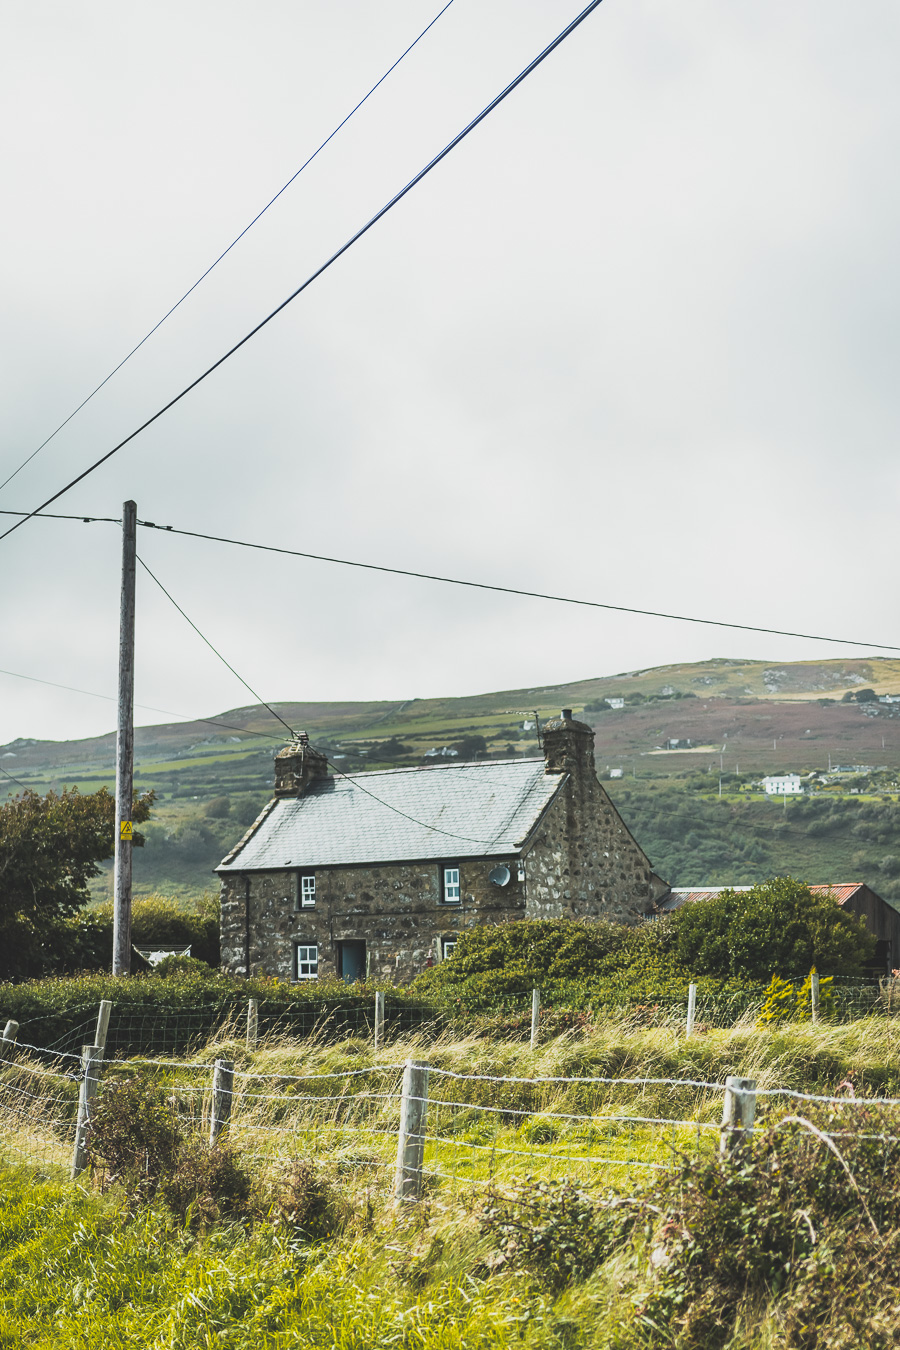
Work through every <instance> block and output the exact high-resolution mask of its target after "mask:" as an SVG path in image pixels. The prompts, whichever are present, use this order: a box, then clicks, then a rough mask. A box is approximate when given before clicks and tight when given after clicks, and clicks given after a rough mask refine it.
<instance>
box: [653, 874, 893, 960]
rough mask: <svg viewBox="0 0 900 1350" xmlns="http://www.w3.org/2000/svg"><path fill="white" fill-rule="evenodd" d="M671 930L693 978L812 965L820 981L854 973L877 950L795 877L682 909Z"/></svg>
mask: <svg viewBox="0 0 900 1350" xmlns="http://www.w3.org/2000/svg"><path fill="white" fill-rule="evenodd" d="M673 926H674V928H675V933H676V940H675V951H676V954H677V957H678V961H679V963H680V964H681V965H684V966H686V967H687V969H688V970H690V971H691V972H692V973H693V974H695V975H716V976H720V977H726V976H729V975H732V976H742V977H744V978H746V979H751V980H768V979H769V978H770V977H771V976H772V975H773V974H774V975H781V976H784V977H790V976H798V975H806V974H808V973H809V971H810V969H811V968H812V967H813V966H815V967H816V969H817V970H818V971H820V973H821V974H823V975H856V974H858V973H859V972H860V970H861V969H862V967H863V966H864V965H865V964H866V962H867V961H869V960H871V958H872V955H873V953H874V951H875V937H874V936H873V935H872V934H870V933H869V932H868V931H867V929H866V926H865V924H864V923H863V921H862V920H861V919H858V918H857V917H856V915H855V914H850V913H848V912H847V911H846V910H844V909H842V908H841V906H840V905H839V904H838V903H837V901H836V900H835V899H834V897H833V896H832V895H829V894H827V893H825V894H814V893H813V892H812V891H811V890H810V889H809V887H808V886H806V885H804V884H803V882H802V881H795V880H794V879H793V878H792V877H776V878H775V879H774V880H772V881H765V882H761V883H760V884H759V885H758V886H754V887H753V888H752V889H751V890H749V891H733V890H726V891H721V892H720V893H719V894H718V895H716V896H712V897H710V899H708V900H697V901H694V902H692V903H689V904H686V905H683V906H682V907H681V909H679V910H676V912H675V914H674V915H673Z"/></svg>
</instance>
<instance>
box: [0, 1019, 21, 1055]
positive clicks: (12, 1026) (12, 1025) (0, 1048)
mask: <svg viewBox="0 0 900 1350" xmlns="http://www.w3.org/2000/svg"><path fill="white" fill-rule="evenodd" d="M18 1034H19V1024H18V1022H13V1021H12V1020H10V1021H9V1022H7V1024H6V1027H5V1029H4V1032H3V1036H2V1037H0V1060H3V1059H8V1058H9V1056H10V1055H11V1053H12V1048H13V1046H14V1045H15V1043H16V1037H17V1036H18Z"/></svg>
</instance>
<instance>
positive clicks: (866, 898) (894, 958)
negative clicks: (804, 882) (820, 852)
mask: <svg viewBox="0 0 900 1350" xmlns="http://www.w3.org/2000/svg"><path fill="white" fill-rule="evenodd" d="M809 889H810V890H811V891H814V892H815V894H816V895H833V896H834V899H835V901H836V903H837V904H839V905H840V906H841V907H842V908H844V909H846V910H849V912H850V913H851V914H855V915H856V916H857V918H860V919H865V921H866V927H867V928H868V930H869V932H870V933H872V934H873V935H874V937H875V939H876V942H877V944H878V945H877V946H876V948H875V955H874V956H873V958H872V964H871V967H870V969H871V973H872V974H873V975H879V976H881V975H890V974H891V971H892V970H893V969H894V968H895V967H896V966H897V965H898V964H900V910H897V909H895V908H894V906H893V905H892V904H890V903H889V902H888V901H887V900H883V899H882V898H881V896H880V895H877V894H876V893H875V891H873V890H872V889H871V888H870V887H869V886H865V885H863V884H862V883H861V882H847V883H845V884H843V885H840V886H810V888H809ZM724 890H732V891H749V890H752V887H750V886H703V887H696V886H695V887H691V886H676V887H673V888H672V890H670V891H669V893H668V895H666V896H664V897H663V898H662V900H660V901H659V902H658V903H657V905H656V908H655V913H654V917H658V916H660V915H662V914H671V913H672V911H673V910H676V909H680V908H681V906H682V905H686V904H690V903H691V901H694V900H707V899H709V897H710V896H713V895H721V893H722V891H724Z"/></svg>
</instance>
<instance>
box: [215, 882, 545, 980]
mask: <svg viewBox="0 0 900 1350" xmlns="http://www.w3.org/2000/svg"><path fill="white" fill-rule="evenodd" d="M504 861H505V862H506V865H507V866H508V867H509V869H510V872H511V874H512V875H511V879H510V881H509V884H508V885H506V886H503V887H499V886H495V885H494V884H493V883H492V882H491V881H490V880H489V879H488V873H489V872H490V871H491V870H492V869H493V868H495V867H497V866H499V865H500V864H501V863H502V862H504ZM445 862H446V864H447V865H449V866H453V867H456V866H458V867H459V869H460V895H461V899H460V902H459V903H458V904H445V903H444V902H443V901H442V900H441V898H440V897H441V895H442V875H443V874H442V868H443V866H444V862H441V863H437V862H434V863H398V864H391V865H385V866H380V867H334V868H317V869H316V872H315V877H316V904H315V908H314V909H301V910H299V911H298V910H296V909H295V904H296V900H295V896H296V887H297V882H296V878H297V876H298V873H297V872H295V871H293V870H290V871H281V872H255V873H251V874H249V875H248V876H246V877H245V876H241V875H236V874H234V875H232V874H229V875H228V876H227V877H226V878H224V879H223V887H222V919H221V951H222V956H221V961H222V968H223V969H224V970H227V971H229V972H230V973H231V974H233V975H245V974H246V973H247V961H246V934H247V897H248V893H249V930H250V963H249V964H250V973H252V974H254V975H261V974H265V975H277V976H278V978H279V979H284V980H289V979H292V978H293V949H294V946H295V944H297V943H302V944H310V945H311V944H315V945H316V946H318V949H319V975H320V977H322V978H326V977H328V976H335V975H337V973H338V964H337V963H338V944H339V943H340V942H342V941H346V940H348V939H349V940H351V941H352V940H359V939H362V940H363V941H365V943H366V965H367V973H368V976H369V977H370V978H372V979H375V978H378V979H389V980H393V981H394V982H395V983H405V982H407V981H408V980H411V979H413V977H414V976H416V975H418V974H419V972H420V971H422V970H425V969H426V967H427V966H428V965H429V964H434V963H436V962H437V961H439V960H440V959H441V955H442V944H443V942H444V940H448V939H449V940H452V939H453V938H454V937H455V936H456V935H457V934H458V933H460V932H464V931H465V930H466V929H467V928H472V927H474V926H475V925H477V924H483V923H503V922H508V921H509V920H512V919H521V918H523V917H524V914H525V885H524V884H523V883H520V882H519V880H518V876H517V862H516V860H515V859H514V858H510V859H502V858H490V859H481V860H474V861H473V860H465V861H462V862H458V861H457V860H456V859H454V858H448V859H446V860H445Z"/></svg>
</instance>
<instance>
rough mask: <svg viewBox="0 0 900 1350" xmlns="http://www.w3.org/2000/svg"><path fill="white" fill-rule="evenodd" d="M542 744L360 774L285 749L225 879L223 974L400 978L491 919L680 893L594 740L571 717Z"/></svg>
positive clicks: (632, 916) (638, 915) (606, 910)
mask: <svg viewBox="0 0 900 1350" xmlns="http://www.w3.org/2000/svg"><path fill="white" fill-rule="evenodd" d="M543 750H544V757H543V759H514V760H485V761H480V762H478V763H474V764H465V763H464V764H460V763H446V762H444V763H440V762H438V763H430V764H428V765H423V766H421V767H416V768H396V769H385V770H376V771H374V772H368V773H359V774H355V775H353V776H352V777H348V776H343V775H338V776H331V775H329V773H328V761H327V760H326V758H325V756H324V755H323V754H321V753H320V752H319V751H317V750H315V749H314V748H313V747H312V746H311V745H309V743H308V740H307V738H306V737H300V738H298V739H297V740H296V741H295V742H294V743H292V744H291V745H289V746H286V747H285V749H283V750H281V751H280V752H279V753H278V755H276V757H275V796H274V798H273V800H272V801H271V802H269V804H268V805H267V806H266V807H265V809H264V810H263V812H262V813H261V815H260V816H259V817H258V819H257V820H256V821H255V822H254V824H253V825H252V826H251V828H250V829H249V830H248V832H247V833H246V834H245V836H244V838H243V839H242V840H241V841H240V843H239V844H237V846H236V847H235V848H234V849H232V851H231V852H230V853H229V854H228V855H227V857H226V858H225V859H224V860H223V861H222V863H221V864H220V865H219V867H218V868H217V869H216V871H217V872H218V874H219V876H220V878H221V882H222V928H221V944H222V945H221V957H222V967H223V969H225V970H227V971H230V972H231V973H232V974H236V975H247V974H251V973H252V974H257V973H265V974H267V975H275V976H278V978H279V979H290V980H309V979H316V978H318V977H322V976H335V975H336V976H340V977H341V978H343V979H344V980H348V981H349V980H356V979H361V978H364V977H366V976H373V977H374V976H378V977H379V978H389V979H393V980H395V981H397V982H401V981H406V980H409V979H411V978H412V977H413V976H414V975H416V974H418V973H419V971H421V970H423V969H425V968H426V967H427V966H429V965H433V964H434V963H435V962H438V961H441V960H443V959H444V957H446V956H448V955H449V954H450V952H451V951H452V950H453V948H454V946H455V944H456V941H457V938H458V937H459V934H460V933H462V932H465V931H466V929H469V928H472V927H475V926H477V925H479V924H489V923H503V922H508V921H510V920H516V919H525V918H529V919H538V918H541V919H543V918H559V917H565V918H604V919H612V920H615V921H617V922H619V923H637V922H639V921H640V920H641V919H642V918H644V917H646V916H648V915H650V914H651V913H652V911H653V907H654V905H655V903H656V902H657V901H658V900H661V899H662V897H663V896H664V895H666V894H667V893H669V888H668V886H667V885H666V884H665V883H664V882H663V881H661V880H660V878H659V877H657V876H656V875H655V874H654V872H653V869H652V867H651V864H650V861H649V859H648V858H647V856H646V854H645V853H644V852H643V850H642V849H641V848H640V846H639V845H638V844H637V842H636V841H635V840H634V839H633V838H632V836H631V834H630V833H629V831H628V828H627V826H626V825H625V823H624V821H623V820H622V818H621V816H620V815H619V813H618V812H617V811H616V809H615V807H614V806H613V804H612V802H611V801H610V799H609V797H608V796H607V794H606V793H605V792H604V790H603V788H602V787H601V785H600V782H599V780H598V778H597V774H596V772H595V767H594V733H593V731H592V730H591V728H590V727H589V726H587V725H586V724H585V723H583V722H577V721H575V720H574V719H573V718H572V713H571V711H570V710H569V709H564V710H563V713H562V716H561V717H560V718H557V719H555V720H552V721H549V722H547V723H546V725H545V726H544V728H543Z"/></svg>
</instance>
